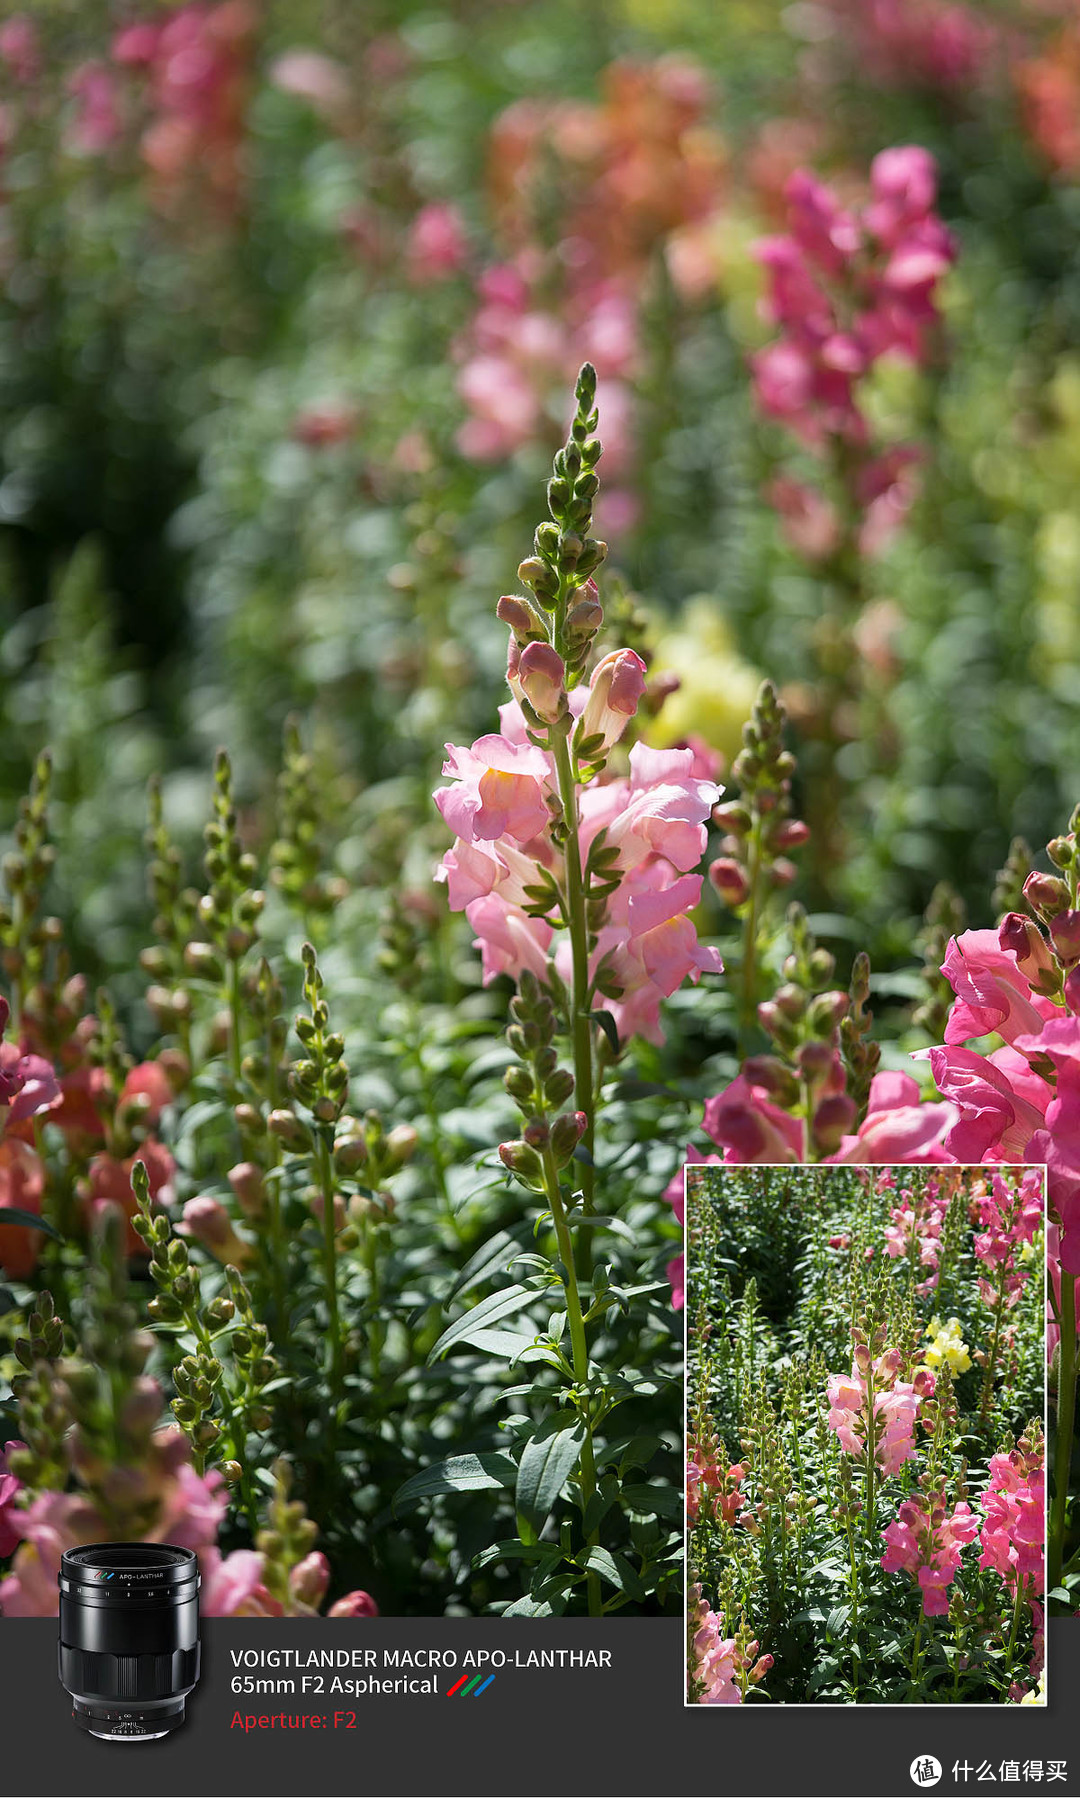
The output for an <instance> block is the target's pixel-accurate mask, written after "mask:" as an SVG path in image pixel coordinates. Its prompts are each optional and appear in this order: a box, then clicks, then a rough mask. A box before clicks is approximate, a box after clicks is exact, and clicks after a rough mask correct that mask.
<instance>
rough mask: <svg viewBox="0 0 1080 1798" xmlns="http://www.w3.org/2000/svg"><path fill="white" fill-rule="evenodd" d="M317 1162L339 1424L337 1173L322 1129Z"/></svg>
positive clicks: (342, 1366) (317, 1142) (341, 1359)
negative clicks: (335, 1174)
mask: <svg viewBox="0 0 1080 1798" xmlns="http://www.w3.org/2000/svg"><path fill="white" fill-rule="evenodd" d="M315 1160H316V1166H317V1169H318V1175H319V1188H320V1191H321V1192H322V1200H323V1215H322V1227H323V1228H322V1246H323V1278H324V1281H325V1284H326V1309H327V1313H328V1323H327V1337H328V1342H329V1349H330V1357H329V1361H330V1365H329V1375H330V1396H331V1398H332V1400H333V1405H334V1411H333V1416H334V1420H335V1422H336V1418H337V1406H338V1404H339V1402H340V1400H341V1394H342V1388H343V1386H344V1373H345V1357H344V1344H343V1342H342V1340H341V1321H340V1316H339V1313H338V1290H337V1242H336V1236H337V1231H336V1229H335V1227H334V1226H335V1221H336V1220H335V1218H334V1172H333V1165H332V1163H331V1160H330V1145H329V1143H328V1141H327V1138H326V1133H325V1131H323V1130H321V1129H319V1130H318V1131H317V1134H316V1139H315Z"/></svg>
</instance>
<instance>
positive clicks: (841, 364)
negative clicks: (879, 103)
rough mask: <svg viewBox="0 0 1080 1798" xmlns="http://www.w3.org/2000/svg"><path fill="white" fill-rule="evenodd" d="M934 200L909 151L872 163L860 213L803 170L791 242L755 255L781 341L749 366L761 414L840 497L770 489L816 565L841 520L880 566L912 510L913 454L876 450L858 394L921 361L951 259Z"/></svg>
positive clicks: (932, 175)
mask: <svg viewBox="0 0 1080 1798" xmlns="http://www.w3.org/2000/svg"><path fill="white" fill-rule="evenodd" d="M936 187H937V175H936V168H935V165H934V160H933V158H932V157H931V156H930V154H929V152H928V151H926V150H923V149H920V148H919V147H918V146H915V145H909V146H905V147H901V148H896V149H890V150H885V151H882V153H881V154H880V155H879V156H877V157H875V158H874V161H873V163H872V164H871V168H870V200H869V203H868V204H867V205H866V206H865V207H864V208H863V209H862V211H861V212H859V213H856V212H853V211H851V210H849V209H848V208H847V207H845V206H844V205H842V203H841V202H840V200H839V199H838V198H837V196H836V195H835V194H834V193H833V192H832V190H831V189H830V188H828V187H826V186H825V185H824V184H823V183H822V182H820V181H818V180H817V179H816V178H815V177H814V176H813V175H812V174H810V173H809V172H808V171H807V170H805V169H798V170H796V171H795V173H794V174H793V175H792V176H791V177H790V179H789V181H788V184H787V188H786V198H787V203H788V224H789V229H788V232H787V233H786V234H785V235H783V236H776V237H769V238H765V239H763V240H762V241H761V243H759V245H758V246H757V254H758V258H759V260H760V261H761V262H762V264H763V265H764V267H765V269H766V275H767V288H766V298H765V302H764V308H763V309H764V312H765V316H766V317H767V318H768V319H769V320H770V321H771V322H772V323H774V324H776V325H778V326H779V327H780V336H779V337H778V338H777V339H776V340H775V341H774V342H773V343H770V344H767V345H766V347H765V348H764V349H763V350H760V351H758V352H757V354H756V355H755V356H754V357H753V359H752V364H751V366H752V371H753V377H754V385H755V389H756V393H757V398H758V403H759V405H760V406H761V408H762V411H763V412H765V413H767V414H768V415H769V416H770V417H773V418H777V419H780V420H781V421H782V422H783V423H784V424H786V425H787V427H788V428H789V430H791V431H792V433H793V434H794V435H795V436H796V437H798V438H800V439H801V441H802V442H804V443H806V444H808V445H810V446H811V447H812V448H814V449H816V450H818V451H819V452H821V453H822V454H823V455H826V456H828V457H829V459H830V461H831V463H832V466H833V470H834V474H835V475H836V477H837V479H838V482H839V489H840V490H839V491H838V492H837V493H836V495H835V497H834V496H833V495H831V494H830V493H828V492H824V491H820V490H816V489H814V488H812V487H809V486H808V485H807V484H806V483H804V482H801V481H796V480H791V479H787V478H785V479H783V480H780V481H777V482H774V484H773V487H772V489H771V495H772V498H773V500H774V503H775V504H776V505H777V507H778V509H779V511H780V515H781V518H782V519H783V521H784V524H785V528H786V529H787V532H788V535H789V537H790V539H791V541H792V543H793V546H794V547H795V548H796V549H797V550H799V552H800V553H801V554H803V555H807V556H810V557H811V558H812V559H822V560H824V559H827V558H829V557H831V556H833V555H835V554H836V553H837V552H838V551H839V550H840V549H841V547H842V546H843V544H844V540H845V532H846V531H847V530H850V529H851V526H850V525H849V523H848V520H849V519H851V520H855V521H856V522H855V525H854V530H855V540H856V543H857V547H858V550H859V553H862V554H872V553H875V552H876V551H877V550H879V549H880V548H881V547H882V545H883V544H884V543H885V542H887V541H888V538H889V537H890V536H891V535H892V533H893V532H894V531H895V530H896V528H897V526H898V524H899V523H900V522H901V520H902V519H903V517H904V514H905V512H906V511H907V510H908V508H909V507H910V505H911V502H912V499H913V497H914V483H913V480H912V473H911V471H912V465H913V464H914V463H915V462H917V461H918V459H919V454H920V452H919V451H918V449H917V448H915V447H914V446H911V445H906V444H900V445H896V444H894V445H888V446H880V445H875V444H873V443H872V441H871V432H870V427H869V423H868V420H867V417H866V415H865V414H864V412H863V411H862V410H861V408H860V404H859V393H858V387H859V383H860V382H861V381H862V380H863V379H864V378H865V376H866V375H867V374H868V373H869V371H870V370H871V369H872V368H873V366H874V364H875V363H876V362H877V361H878V360H879V359H880V358H881V357H882V356H883V355H885V354H886V353H888V352H890V351H891V352H894V353H899V354H901V355H903V356H905V357H907V358H908V359H909V360H910V361H913V362H915V363H924V362H926V361H927V360H928V357H929V353H930V344H931V338H932V332H933V329H934V327H935V326H936V324H937V321H938V314H937V309H936V304H935V299H936V289H937V285H938V282H939V281H940V279H941V277H942V276H943V275H944V273H945V272H946V270H947V269H948V267H949V264H950V263H951V262H952V260H953V258H954V255H955V250H954V246H953V242H952V239H951V237H950V235H949V233H948V231H947V230H946V228H945V226H944V224H943V223H942V221H941V220H940V218H939V217H938V216H937V214H936V213H935V212H934V200H935V196H936Z"/></svg>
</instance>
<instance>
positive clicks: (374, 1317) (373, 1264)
mask: <svg viewBox="0 0 1080 1798" xmlns="http://www.w3.org/2000/svg"><path fill="white" fill-rule="evenodd" d="M364 1266H365V1267H366V1268H367V1274H368V1310H369V1312H370V1314H371V1323H370V1325H369V1329H368V1353H369V1356H370V1360H371V1385H372V1389H373V1391H374V1392H375V1393H376V1394H377V1393H378V1390H379V1386H380V1384H381V1381H382V1326H381V1323H380V1319H379V1231H378V1225H377V1224H375V1223H373V1221H372V1218H371V1215H370V1213H369V1214H368V1216H367V1217H365V1219H364Z"/></svg>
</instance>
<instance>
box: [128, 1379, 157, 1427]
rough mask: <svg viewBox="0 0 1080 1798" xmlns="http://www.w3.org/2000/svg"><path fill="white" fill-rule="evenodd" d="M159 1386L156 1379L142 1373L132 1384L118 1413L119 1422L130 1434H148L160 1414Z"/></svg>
mask: <svg viewBox="0 0 1080 1798" xmlns="http://www.w3.org/2000/svg"><path fill="white" fill-rule="evenodd" d="M161 1406H162V1398H161V1387H160V1386H159V1385H158V1383H157V1381H156V1380H151V1379H150V1378H148V1376H147V1375H145V1374H144V1375H142V1376H141V1377H140V1378H139V1379H137V1380H135V1381H134V1383H133V1384H132V1387H131V1390H130V1392H129V1393H128V1395H127V1397H126V1399H125V1400H124V1404H123V1409H122V1411H121V1413H120V1421H121V1424H122V1426H123V1428H124V1430H125V1431H126V1433H127V1434H128V1435H130V1436H149V1434H150V1432H151V1431H152V1430H153V1429H154V1427H155V1425H156V1424H157V1422H158V1419H159V1418H160V1416H161Z"/></svg>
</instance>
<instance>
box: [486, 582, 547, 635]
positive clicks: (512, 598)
mask: <svg viewBox="0 0 1080 1798" xmlns="http://www.w3.org/2000/svg"><path fill="white" fill-rule="evenodd" d="M495 616H496V617H497V618H499V619H500V620H501V621H502V623H503V624H508V625H509V626H510V629H511V630H512V631H513V633H514V636H515V637H516V638H517V640H518V642H519V643H520V644H525V643H533V642H546V640H547V631H546V630H545V629H544V621H543V619H542V618H541V616H540V614H539V612H538V611H537V610H536V607H535V606H533V605H530V603H529V601H528V600H527V599H522V598H521V596H520V594H517V593H504V594H503V596H502V598H501V599H500V601H499V603H498V605H497V606H496V607H495Z"/></svg>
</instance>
